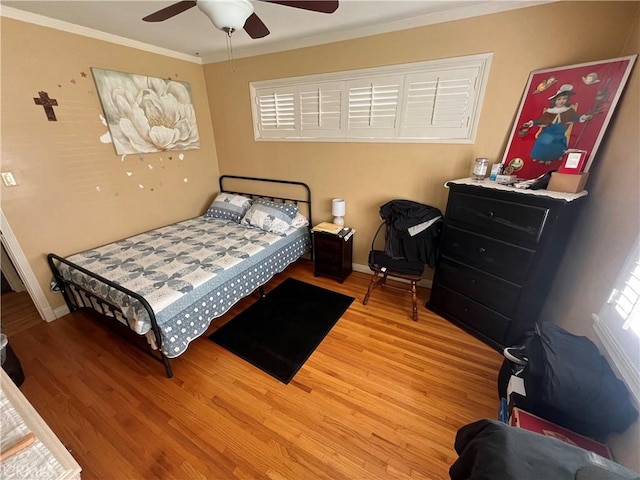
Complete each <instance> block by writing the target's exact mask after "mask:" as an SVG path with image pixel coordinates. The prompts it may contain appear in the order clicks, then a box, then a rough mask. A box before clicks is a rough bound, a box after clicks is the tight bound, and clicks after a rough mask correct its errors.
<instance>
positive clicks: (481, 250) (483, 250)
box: [478, 247, 487, 253]
mask: <svg viewBox="0 0 640 480" xmlns="http://www.w3.org/2000/svg"><path fill="white" fill-rule="evenodd" d="M478 251H479V252H480V253H484V252H486V251H487V249H486V248H484V247H480V248H479V249H478Z"/></svg>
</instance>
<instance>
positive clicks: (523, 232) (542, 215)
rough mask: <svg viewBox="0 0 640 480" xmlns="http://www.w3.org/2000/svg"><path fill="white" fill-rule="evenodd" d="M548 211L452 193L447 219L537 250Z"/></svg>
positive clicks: (542, 208)
mask: <svg viewBox="0 0 640 480" xmlns="http://www.w3.org/2000/svg"><path fill="white" fill-rule="evenodd" d="M548 215H549V209H548V208H545V207H540V206H535V205H525V204H522V203H514V202H507V201H503V200H497V199H494V198H487V197H481V196H475V195H469V194H465V193H458V192H451V194H450V195H449V202H448V204H447V219H448V220H451V221H455V222H460V223H462V224H465V225H467V226H468V227H469V229H470V230H474V231H478V232H479V233H484V234H488V235H490V236H492V237H495V238H499V239H500V240H504V241H505V242H510V243H517V244H520V245H526V246H531V247H533V246H535V244H536V243H538V241H539V240H540V236H541V235H542V231H543V230H544V228H545V223H546V222H547V218H548Z"/></svg>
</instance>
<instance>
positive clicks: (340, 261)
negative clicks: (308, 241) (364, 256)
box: [312, 232, 353, 283]
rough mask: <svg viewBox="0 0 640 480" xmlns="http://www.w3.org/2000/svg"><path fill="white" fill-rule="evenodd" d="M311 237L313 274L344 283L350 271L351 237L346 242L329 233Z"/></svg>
mask: <svg viewBox="0 0 640 480" xmlns="http://www.w3.org/2000/svg"><path fill="white" fill-rule="evenodd" d="M312 235H313V256H314V270H313V274H314V275H315V276H316V277H317V276H323V277H329V278H333V279H335V280H338V281H339V282H340V283H342V282H344V279H345V278H347V277H348V276H349V274H350V273H351V271H352V266H351V263H352V258H353V235H351V237H350V238H349V239H348V240H343V239H342V238H340V237H339V236H337V235H333V234H331V233H323V232H313V233H312Z"/></svg>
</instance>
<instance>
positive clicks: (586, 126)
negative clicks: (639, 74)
mask: <svg viewBox="0 0 640 480" xmlns="http://www.w3.org/2000/svg"><path fill="white" fill-rule="evenodd" d="M636 57H637V55H630V56H627V57H620V58H612V59H609V60H602V61H595V62H588V63H581V64H577V65H568V66H564V67H556V68H546V69H542V70H534V71H532V72H531V73H530V74H529V79H528V81H527V84H526V86H525V89H524V94H523V97H522V100H521V102H520V106H519V108H518V112H517V114H516V119H515V121H514V124H513V127H512V130H511V134H510V136H509V143H508V145H507V148H506V150H505V152H504V156H503V158H502V163H503V165H504V166H503V170H504V173H505V174H515V175H517V176H518V178H522V179H533V178H537V177H539V176H540V175H543V174H545V173H548V172H551V171H554V170H558V168H559V167H560V166H561V165H562V161H563V158H564V156H565V155H566V154H567V153H570V152H573V151H584V152H586V153H585V155H586V157H587V158H586V161H585V166H584V170H583V171H585V172H588V171H589V168H590V166H591V164H592V162H593V160H594V158H595V155H596V152H597V151H598V147H599V145H600V143H601V141H602V138H603V137H604V134H605V131H606V129H607V126H608V124H609V121H610V119H611V117H612V115H613V112H614V110H615V108H616V105H617V104H618V100H619V99H620V97H621V95H622V92H623V90H624V87H625V85H626V82H627V79H628V77H629V74H630V73H631V69H632V68H633V65H634V63H635V60H636Z"/></svg>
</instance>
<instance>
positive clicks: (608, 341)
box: [593, 237, 640, 405]
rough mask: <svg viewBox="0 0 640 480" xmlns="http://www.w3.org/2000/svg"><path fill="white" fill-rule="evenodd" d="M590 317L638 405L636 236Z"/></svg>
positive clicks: (639, 242) (639, 259)
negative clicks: (603, 299) (608, 290)
mask: <svg viewBox="0 0 640 480" xmlns="http://www.w3.org/2000/svg"><path fill="white" fill-rule="evenodd" d="M593 317H594V319H595V323H594V329H595V331H596V333H597V334H598V336H599V337H600V340H601V341H602V344H603V345H604V347H605V349H606V350H607V354H608V356H609V357H610V358H611V360H612V362H613V366H614V367H615V368H616V369H617V370H618V372H619V373H620V375H621V376H622V379H623V380H624V381H625V383H626V384H627V387H629V390H630V391H631V393H632V394H633V396H634V397H635V399H636V402H637V403H638V405H640V364H639V362H638V359H640V237H638V238H637V239H636V243H635V245H634V247H633V249H632V251H631V253H630V254H629V257H628V258H627V261H626V262H625V265H624V267H623V268H622V270H621V271H620V274H619V275H618V278H617V280H616V283H615V285H614V287H613V289H612V292H611V294H610V295H609V298H608V299H607V301H606V302H605V303H604V305H602V307H601V308H600V312H598V314H594V316H593Z"/></svg>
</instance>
